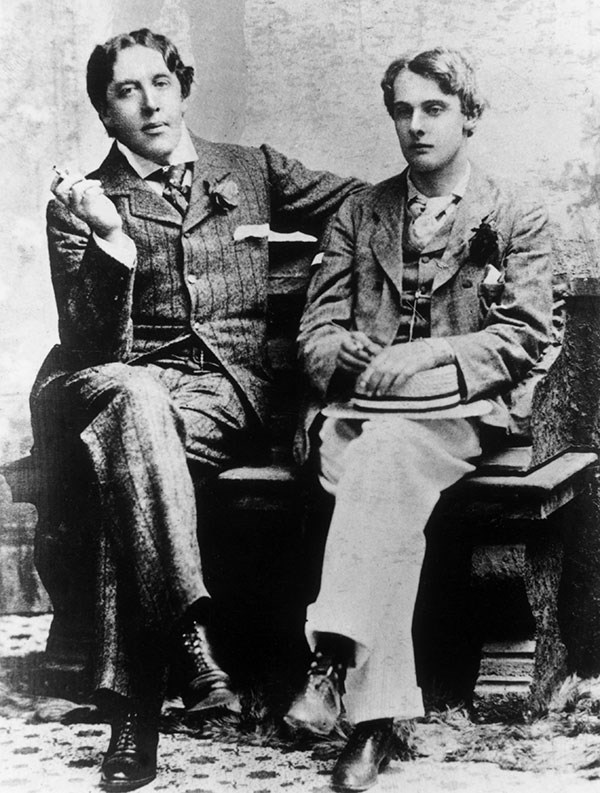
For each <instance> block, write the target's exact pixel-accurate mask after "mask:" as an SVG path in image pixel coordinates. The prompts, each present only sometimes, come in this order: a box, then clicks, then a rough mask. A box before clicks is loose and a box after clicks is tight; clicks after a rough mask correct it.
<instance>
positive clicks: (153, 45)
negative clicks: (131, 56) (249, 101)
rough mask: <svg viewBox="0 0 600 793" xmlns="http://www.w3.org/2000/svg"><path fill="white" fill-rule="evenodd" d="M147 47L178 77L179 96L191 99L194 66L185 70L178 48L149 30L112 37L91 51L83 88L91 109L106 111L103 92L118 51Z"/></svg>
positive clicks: (111, 72)
mask: <svg viewBox="0 0 600 793" xmlns="http://www.w3.org/2000/svg"><path fill="white" fill-rule="evenodd" d="M136 45H140V46H142V47H149V48H150V49H153V50H157V52H160V54H161V55H162V57H163V60H164V62H165V64H166V65H167V69H168V70H169V71H170V72H172V73H173V74H175V75H176V76H177V79H178V80H179V84H180V85H181V96H182V97H183V98H184V99H186V98H187V97H188V96H189V95H190V90H191V87H192V82H193V80H194V68H193V66H185V64H184V63H183V61H182V60H181V57H180V56H179V52H178V51H177V47H176V46H175V45H174V44H173V42H172V41H171V40H170V39H168V38H167V37H166V36H162V35H161V34H160V33H153V32H152V31H151V30H148V28H140V30H132V31H131V33H121V34H119V35H118V36H113V37H112V38H111V39H109V40H108V41H106V42H105V43H104V44H98V46H97V47H95V48H94V50H93V51H92V54H91V55H90V59H89V61H88V64H87V75H86V87H87V92H88V96H89V98H90V101H91V103H92V105H93V106H94V107H95V109H96V110H97V111H98V113H100V112H102V111H103V110H104V108H105V107H106V91H107V88H108V85H109V83H110V81H111V80H112V78H113V67H114V65H115V61H116V60H117V56H118V54H119V53H120V52H121V50H125V49H127V48H128V47H135V46H136Z"/></svg>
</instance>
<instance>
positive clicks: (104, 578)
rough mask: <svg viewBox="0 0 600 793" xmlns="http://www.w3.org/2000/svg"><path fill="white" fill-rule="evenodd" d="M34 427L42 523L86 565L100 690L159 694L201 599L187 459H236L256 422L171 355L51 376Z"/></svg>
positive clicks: (256, 441)
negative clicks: (181, 628)
mask: <svg viewBox="0 0 600 793" xmlns="http://www.w3.org/2000/svg"><path fill="white" fill-rule="evenodd" d="M32 420H33V426H34V439H35V449H36V454H37V455H38V457H39V459H40V461H41V463H42V468H43V470H44V471H45V474H46V477H47V481H46V487H45V488H43V490H44V493H45V495H44V497H43V498H42V500H41V504H40V513H41V514H40V519H41V520H42V521H43V522H44V524H45V526H46V531H47V530H48V526H50V527H51V528H50V532H52V531H53V530H55V531H57V532H59V533H61V532H62V537H63V547H64V541H65V540H66V541H67V542H69V541H72V542H73V543H75V544H78V545H79V547H82V546H85V547H86V548H87V550H88V551H89V556H90V558H91V564H90V570H91V571H92V578H93V580H88V582H87V586H88V587H90V588H91V587H94V593H93V601H94V604H95V608H94V628H95V637H96V644H97V650H96V653H95V656H96V664H95V688H96V689H97V690H99V691H111V692H113V693H116V694H120V695H122V696H126V697H132V696H133V697H135V696H140V695H143V696H145V697H147V696H148V695H149V693H150V692H154V693H156V695H157V696H158V697H159V698H160V693H159V692H160V691H161V689H162V686H163V684H164V672H165V668H166V665H167V662H168V657H169V656H168V650H169V635H170V632H171V630H172V628H173V625H174V624H175V623H176V621H177V620H178V619H179V618H180V617H181V616H182V615H183V614H184V613H185V612H186V610H187V609H188V608H189V606H191V605H192V604H193V603H195V602H196V601H198V600H199V599H200V598H204V597H206V596H207V595H208V593H207V590H206V587H205V586H204V582H203V577H202V565H201V560H200V553H199V547H198V535H197V531H198V521H197V505H196V495H195V490H194V483H193V482H192V477H191V475H190V469H189V463H190V461H193V465H195V466H196V467H197V468H198V469H199V471H200V473H201V474H204V475H206V476H210V475H211V474H212V475H214V474H215V473H217V472H218V471H219V470H221V469H223V468H225V467H228V466H231V465H232V464H235V463H237V464H239V462H240V461H241V460H242V459H243V455H244V453H245V452H248V451H250V450H252V449H254V448H256V447H257V446H258V445H260V444H261V442H262V436H261V432H260V430H259V429H258V428H257V423H258V422H257V420H256V419H255V418H254V417H253V415H252V414H251V412H250V411H249V409H248V408H247V406H246V404H245V402H244V399H243V397H240V395H239V394H238V392H237V389H236V387H235V386H234V385H233V384H232V383H231V381H230V380H229V379H228V378H227V377H226V376H225V375H224V374H223V373H222V372H221V371H220V370H218V368H217V366H216V365H213V366H211V365H209V366H208V367H207V366H206V364H203V365H202V366H201V365H200V364H199V363H198V362H196V361H195V360H194V358H192V357H191V356H188V355H173V354H172V355H170V356H169V357H168V358H163V359H160V360H154V361H153V362H152V363H147V364H145V365H143V366H140V365H137V366H129V365H125V364H121V363H109V364H104V365H101V366H96V367H91V368H88V369H84V370H81V371H78V372H76V373H74V374H71V375H68V376H66V377H62V378H60V379H58V380H55V381H53V382H52V383H50V384H49V385H48V386H46V387H45V388H44V389H43V391H42V393H41V394H40V396H39V397H38V398H37V399H36V400H35V401H34V402H33V404H32ZM83 491H85V493H86V494H85V497H82V493H83ZM82 512H84V513H86V514H82ZM90 513H92V514H90ZM52 527H54V528H52ZM78 533H79V536H77V535H78ZM82 533H84V534H85V537H82V536H81V534H82ZM69 535H70V536H69ZM56 547H57V548H60V547H61V544H60V543H58V544H57V545H56ZM82 594H83V593H82ZM87 594H88V596H89V594H90V593H89V591H88V593H87Z"/></svg>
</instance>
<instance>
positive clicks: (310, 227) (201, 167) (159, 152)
mask: <svg viewBox="0 0 600 793" xmlns="http://www.w3.org/2000/svg"><path fill="white" fill-rule="evenodd" d="M192 79H193V69H192V68H191V67H188V66H185V65H184V64H183V63H182V61H181V58H180V57H179V54H178V52H177V49H176V48H175V46H174V45H173V44H172V42H170V41H169V40H168V39H166V38H165V37H163V36H161V35H157V34H154V33H152V32H151V31H149V30H147V29H142V30H137V31H133V32H132V33H130V34H123V35H119V36H115V37H114V38H112V39H110V40H109V41H107V42H106V43H105V44H104V45H101V46H98V47H96V49H95V50H94V51H93V53H92V55H91V57H90V60H89V63H88V71H87V88H88V94H89V96H90V99H91V101H92V104H93V105H94V107H95V109H96V110H97V112H98V114H99V116H100V119H101V121H102V123H103V124H104V126H105V128H106V130H107V132H108V134H109V135H110V136H111V137H114V138H115V143H114V144H113V146H112V148H111V150H110V152H109V154H108V156H107V157H106V159H105V160H104V162H103V163H102V164H101V165H100V167H99V168H98V170H96V171H95V172H93V173H92V174H90V175H89V176H88V177H83V176H80V175H76V174H69V173H62V174H59V176H57V178H56V179H55V181H54V183H53V186H52V190H53V192H54V194H55V200H53V201H51V203H50V204H49V207H48V239H49V251H50V264H51V270H52V281H53V286H54V290H55V295H56V301H57V306H58V316H59V331H60V344H59V345H58V346H57V347H55V348H54V349H53V350H52V351H51V353H50V354H49V356H48V358H47V359H46V361H45V362H44V364H43V366H42V369H41V371H40V373H39V375H38V378H37V381H36V383H35V385H34V388H33V392H32V397H31V407H32V423H33V429H34V440H35V453H36V455H37V456H38V459H39V461H40V463H41V464H42V466H43V467H44V469H45V472H46V475H47V476H48V477H49V479H50V484H49V486H48V487H46V488H45V495H44V496H43V501H42V502H40V507H41V508H40V529H39V533H38V558H41V559H45V566H44V567H43V571H42V573H43V577H44V576H49V577H53V578H56V577H57V576H60V575H62V576H63V578H64V579H67V585H70V584H69V582H71V580H72V579H75V578H76V577H77V576H78V578H79V579H80V580H83V583H84V587H83V588H82V589H81V590H80V596H81V597H83V596H84V595H85V594H86V593H87V595H88V597H89V600H90V602H91V603H92V604H93V606H94V608H95V634H96V640H97V644H98V647H97V653H96V656H97V663H96V669H95V686H96V690H97V694H98V698H99V701H100V702H101V703H102V705H103V706H105V707H106V708H107V709H108V710H110V712H111V713H112V717H113V725H112V735H111V741H110V745H109V748H108V751H107V753H106V756H105V758H104V762H103V765H102V783H103V785H104V787H105V788H107V789H111V790H130V789H133V788H135V787H139V786H140V785H143V784H146V783H147V782H149V781H150V780H151V779H153V778H154V776H155V774H156V746H157V741H158V729H157V719H158V713H159V710H160V704H161V699H162V696H163V694H164V678H165V670H166V668H167V666H168V664H169V663H170V662H171V661H172V660H173V658H175V659H176V660H177V661H178V663H179V666H180V668H181V673H182V680H183V686H184V687H183V691H182V696H183V699H184V704H185V705H186V706H187V707H188V708H189V709H191V710H206V709H208V708H213V707H229V708H231V709H235V708H237V707H238V703H237V700H236V695H235V694H234V692H233V691H232V690H231V683H230V680H229V677H228V675H227V674H226V673H225V671H224V670H223V669H222V668H221V665H220V663H219V662H218V660H217V659H216V657H215V654H214V652H213V646H212V642H211V636H210V632H211V619H212V617H213V610H212V608H211V599H210V597H209V594H208V592H207V589H206V586H205V583H204V581H203V576H202V566H201V561H200V555H199V549H198V542H197V509H196V498H195V492H194V483H193V481H192V477H191V476H190V471H189V466H190V465H193V466H194V467H195V470H196V473H197V474H199V475H200V476H212V475H215V474H216V473H218V471H220V470H222V469H223V468H225V467H227V466H232V465H236V464H237V465H239V464H241V463H242V461H243V460H245V459H246V458H247V457H248V456H254V457H258V456H260V455H261V453H262V451H263V449H264V448H265V438H266V432H265V428H264V422H265V419H266V415H267V392H268V387H269V365H268V361H267V359H266V345H265V324H266V323H265V320H266V316H265V315H266V300H267V273H268V240H267V233H268V224H269V223H271V224H272V225H274V226H275V227H279V229H280V230H285V229H301V230H303V231H308V232H316V231H318V230H319V229H320V227H321V226H322V225H323V223H324V222H325V221H326V220H327V218H328V217H329V216H330V214H331V213H332V212H334V211H335V210H336V209H337V208H338V206H339V205H340V203H341V201H342V200H343V198H345V197H346V196H347V195H348V194H349V193H350V192H352V191H354V190H357V189H361V188H362V185H361V184H360V183H359V182H357V181H356V180H352V179H340V178H338V177H335V176H333V175H332V174H328V173H325V172H320V173H317V172H313V171H309V170H307V169H306V168H304V167H303V166H302V165H301V164H300V163H298V162H296V161H293V160H289V159H287V158H286V157H284V156H283V155H281V154H280V153H278V152H277V151H275V150H274V149H272V148H270V147H269V146H263V147H261V148H260V149H258V148H257V149H253V148H247V147H241V146H234V145H224V144H216V143H209V142H208V141H205V140H202V139H200V138H198V137H196V136H194V135H192V134H190V133H189V132H188V131H187V129H186V127H185V125H184V123H183V114H184V111H185V106H186V103H187V99H188V96H189V93H190V87H191V83H192ZM65 527H66V528H67V529H68V531H67V532H65ZM86 527H87V528H86ZM74 547H77V548H79V547H81V548H84V549H85V551H86V555H91V566H90V567H89V568H86V570H88V572H86V573H85V574H82V572H81V571H82V569H83V557H79V556H77V553H76V552H74V550H73V548H74ZM73 556H75V557H77V558H76V559H75V564H74V566H71V568H69V565H68V564H67V563H66V562H65V559H68V558H69V557H73ZM63 567H64V568H65V569H64V572H61V573H58V572H57V569H59V568H60V570H61V571H62V568H63ZM86 576H87V578H86ZM63 583H64V581H63ZM71 601H72V598H71Z"/></svg>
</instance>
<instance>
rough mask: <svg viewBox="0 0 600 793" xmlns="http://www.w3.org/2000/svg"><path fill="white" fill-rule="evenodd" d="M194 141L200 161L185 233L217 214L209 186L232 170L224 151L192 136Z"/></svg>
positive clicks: (194, 181) (184, 227)
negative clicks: (209, 192)
mask: <svg viewBox="0 0 600 793" xmlns="http://www.w3.org/2000/svg"><path fill="white" fill-rule="evenodd" d="M192 140H193V142H194V146H195V148H196V153H197V154H198V159H197V161H196V162H195V164H194V178H193V180H192V192H191V195H190V205H189V207H188V211H187V213H186V215H185V217H184V219H183V229H184V231H187V230H188V229H191V228H193V227H194V226H197V225H198V223H201V222H202V221H203V220H204V219H205V218H207V217H208V216H209V215H214V214H215V207H214V205H213V203H212V200H211V199H210V197H209V195H208V184H209V183H210V182H214V181H216V180H218V179H222V178H223V177H224V176H226V175H227V174H228V173H229V172H230V170H231V164H230V163H229V162H228V161H227V160H226V159H225V158H224V157H223V154H222V150H221V149H220V148H219V147H218V146H217V145H215V144H214V143H211V142H210V141H207V140H203V139H202V138H198V137H196V136H195V135H192Z"/></svg>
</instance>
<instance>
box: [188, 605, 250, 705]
mask: <svg viewBox="0 0 600 793" xmlns="http://www.w3.org/2000/svg"><path fill="white" fill-rule="evenodd" d="M180 638H181V653H180V661H181V672H182V678H183V681H184V688H183V691H182V694H181V697H182V699H183V704H184V705H185V707H186V709H187V710H188V711H190V712H198V711H205V710H212V709H213V708H226V709H228V710H232V711H235V712H236V713H239V712H240V710H241V706H240V701H239V698H238V696H237V694H234V692H233V691H232V690H231V688H230V686H231V680H230V679H229V675H227V674H226V673H225V672H224V671H223V670H222V669H221V667H220V666H219V664H218V663H217V662H216V661H215V659H214V656H213V651H212V648H211V646H210V642H209V640H208V636H207V631H206V627H205V626H204V625H201V624H200V623H199V622H196V621H194V620H191V621H189V622H188V623H187V624H186V626H185V627H184V629H183V630H182V631H181V634H180Z"/></svg>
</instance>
